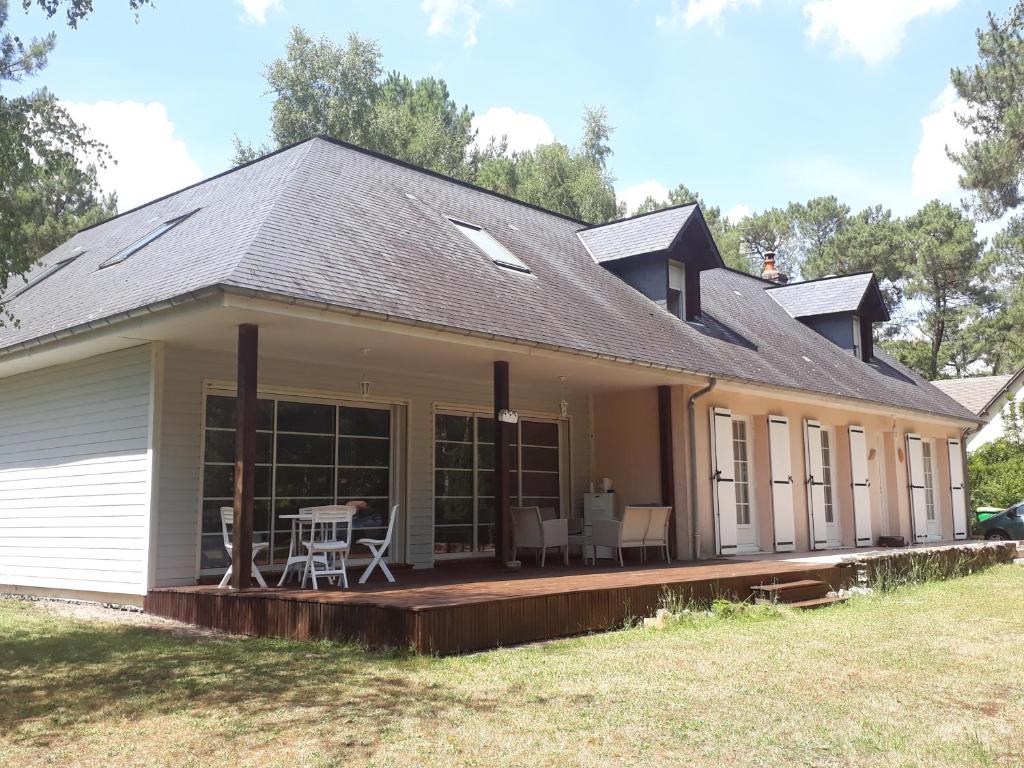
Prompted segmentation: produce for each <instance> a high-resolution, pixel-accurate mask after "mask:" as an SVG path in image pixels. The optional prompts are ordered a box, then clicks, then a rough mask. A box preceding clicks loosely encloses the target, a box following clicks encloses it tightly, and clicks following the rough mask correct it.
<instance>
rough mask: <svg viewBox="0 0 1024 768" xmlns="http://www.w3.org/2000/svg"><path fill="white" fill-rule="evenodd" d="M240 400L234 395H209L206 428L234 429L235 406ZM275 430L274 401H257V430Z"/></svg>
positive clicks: (235, 423) (235, 424)
mask: <svg viewBox="0 0 1024 768" xmlns="http://www.w3.org/2000/svg"><path fill="white" fill-rule="evenodd" d="M237 402H238V399H237V398H236V397H235V396H234V395H208V396H207V398H206V426H208V427H223V428H225V429H234V428H235V427H236V426H238V424H237V422H236V421H235V405H236V403H237ZM273 428H274V401H273V400H257V401H256V429H262V430H264V431H268V432H269V431H270V430H272V429H273Z"/></svg>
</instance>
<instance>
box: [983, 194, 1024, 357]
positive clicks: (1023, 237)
mask: <svg viewBox="0 0 1024 768" xmlns="http://www.w3.org/2000/svg"><path fill="white" fill-rule="evenodd" d="M986 264H987V278H986V279H987V281H988V283H989V286H990V287H991V290H992V294H993V304H994V307H993V311H992V313H991V314H990V315H988V316H987V317H985V318H984V319H983V321H982V324H981V326H980V330H981V331H982V332H983V333H984V337H983V340H982V347H983V353H982V357H983V359H984V360H985V361H986V362H987V364H988V368H989V370H990V371H991V373H993V374H998V373H1012V372H1013V371H1016V370H1017V369H1018V368H1020V367H1021V365H1024V214H1018V215H1016V216H1014V217H1013V218H1012V219H1010V221H1009V222H1008V223H1007V225H1006V227H1005V228H1004V229H1003V230H1002V231H1001V232H1000V233H999V234H997V235H996V236H995V237H994V238H993V240H992V246H991V248H990V250H989V254H988V257H987V262H986Z"/></svg>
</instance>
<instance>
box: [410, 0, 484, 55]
mask: <svg viewBox="0 0 1024 768" xmlns="http://www.w3.org/2000/svg"><path fill="white" fill-rule="evenodd" d="M420 9H421V10H422V11H423V12H424V13H426V14H429V16H430V18H429V19H428V21H427V34H428V35H431V36H433V35H442V34H443V35H448V34H451V33H452V32H453V30H454V29H455V27H456V26H458V27H460V28H461V29H463V30H465V33H464V34H465V36H464V37H463V41H462V44H463V46H465V47H466V48H469V47H471V46H474V45H476V42H477V40H476V27H477V24H479V23H480V11H478V10H477V8H476V2H475V0H423V3H422V4H421V5H420Z"/></svg>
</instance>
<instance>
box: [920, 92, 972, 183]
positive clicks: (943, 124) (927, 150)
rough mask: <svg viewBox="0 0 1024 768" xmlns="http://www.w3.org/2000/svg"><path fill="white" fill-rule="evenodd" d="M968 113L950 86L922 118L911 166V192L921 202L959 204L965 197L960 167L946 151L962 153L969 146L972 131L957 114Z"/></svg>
mask: <svg viewBox="0 0 1024 768" xmlns="http://www.w3.org/2000/svg"><path fill="white" fill-rule="evenodd" d="M966 110H967V103H966V102H965V101H964V100H963V99H961V98H960V97H959V96H958V95H957V93H956V89H955V88H954V87H953V86H952V85H947V86H946V87H945V89H943V91H942V93H940V94H939V96H938V98H936V99H935V101H933V102H932V111H931V112H929V113H928V114H927V115H925V116H924V117H922V118H921V142H920V143H919V144H918V145H917V154H915V155H914V162H913V165H912V166H911V179H912V180H911V192H912V194H913V195H914V199H915V200H916V201H917V202H919V203H924V202H926V201H928V200H931V199H933V198H936V197H937V198H939V199H941V200H945V201H947V202H958V201H959V200H960V198H961V197H962V196H963V190H962V189H961V188H960V182H959V177H960V173H961V171H960V166H958V165H957V164H956V163H954V162H953V161H952V160H950V159H949V156H948V155H947V154H946V148H947V147H948V148H949V149H952V150H954V151H955V150H961V149H963V147H964V144H965V143H966V142H967V139H968V137H969V136H970V130H969V129H968V128H965V127H964V126H962V125H960V123H959V122H958V121H957V114H963V113H964V112H966Z"/></svg>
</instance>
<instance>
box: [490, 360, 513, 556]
mask: <svg viewBox="0 0 1024 768" xmlns="http://www.w3.org/2000/svg"><path fill="white" fill-rule="evenodd" d="M509 407H510V406H509V392H508V363H507V362H506V361H504V360H495V361H494V557H495V559H496V560H497V561H498V564H499V565H505V563H507V562H508V561H509V558H510V556H511V553H512V502H511V498H510V497H511V495H512V488H511V486H510V477H509V474H510V470H511V468H512V467H511V458H512V456H511V452H510V448H509V443H511V442H512V425H511V424H509V423H507V422H504V421H501V420H500V419H499V418H498V413H499V412H500V411H503V410H507V409H508V408H509Z"/></svg>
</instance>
